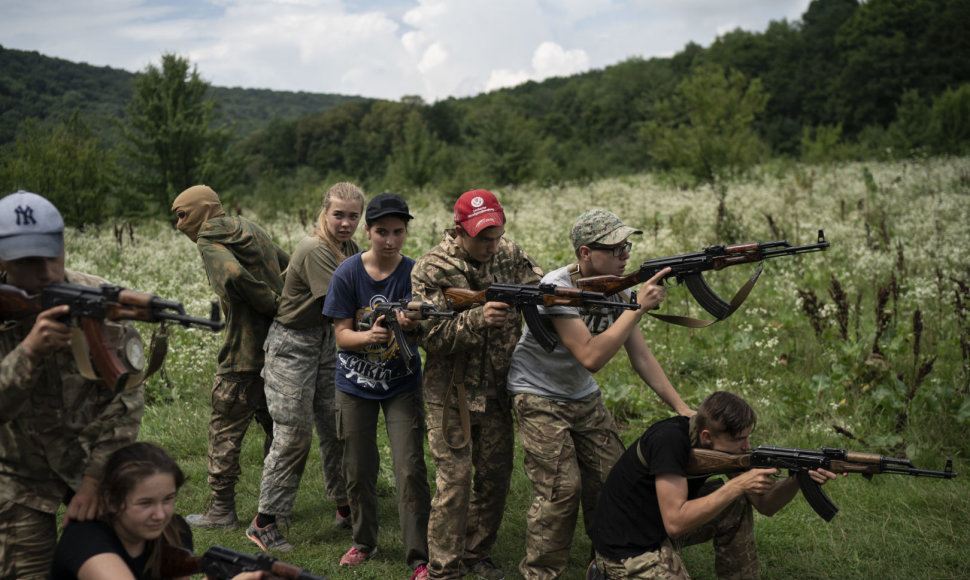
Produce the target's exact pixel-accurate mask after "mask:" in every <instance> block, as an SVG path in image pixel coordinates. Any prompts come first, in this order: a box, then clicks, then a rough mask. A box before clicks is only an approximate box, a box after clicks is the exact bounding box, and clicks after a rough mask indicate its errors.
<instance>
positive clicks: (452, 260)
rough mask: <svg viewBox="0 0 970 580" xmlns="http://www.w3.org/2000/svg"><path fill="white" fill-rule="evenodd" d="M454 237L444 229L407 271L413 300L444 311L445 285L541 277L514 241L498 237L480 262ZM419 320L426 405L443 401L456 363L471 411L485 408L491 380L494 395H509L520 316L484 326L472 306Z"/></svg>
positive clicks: (477, 309) (478, 311) (475, 287)
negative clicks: (497, 325) (494, 247)
mask: <svg viewBox="0 0 970 580" xmlns="http://www.w3.org/2000/svg"><path fill="white" fill-rule="evenodd" d="M454 235H455V234H454V230H449V231H447V232H446V233H445V235H444V238H443V239H442V241H441V243H440V244H438V245H437V246H435V247H434V248H432V249H431V250H430V251H429V252H428V253H427V254H425V255H423V256H421V258H419V259H418V261H417V263H415V265H414V269H413V270H412V271H411V287H412V297H413V299H414V300H420V301H424V302H433V303H435V305H437V306H438V308H439V309H447V304H446V303H445V298H444V290H445V289H446V288H452V287H457V288H468V289H471V290H484V289H485V288H488V286H489V285H491V284H492V283H493V282H506V283H512V284H536V283H538V281H539V279H540V278H541V277H542V270H541V269H540V268H539V266H538V264H536V262H535V261H534V260H533V259H532V258H530V257H529V255H528V254H526V253H525V252H524V251H523V250H522V248H520V247H519V246H517V245H516V244H515V243H514V242H511V241H509V240H507V239H505V238H502V240H501V242H500V243H499V247H498V252H497V253H496V254H495V255H494V256H493V257H492V259H491V260H489V261H488V262H486V263H478V262H475V261H473V260H472V259H471V257H470V256H469V255H468V252H466V251H465V250H463V249H462V248H461V247H459V246H458V244H457V243H456V242H455V239H454ZM421 324H422V328H421V330H422V335H423V337H422V346H423V347H424V350H425V352H426V353H427V360H426V362H425V366H424V397H425V400H426V401H427V402H428V403H431V404H438V405H441V404H443V401H444V399H445V394H446V393H447V391H448V389H450V388H452V385H453V373H454V372H455V367H456V365H457V364H459V363H460V364H462V365H464V374H463V380H464V383H465V389H466V393H467V396H468V408H469V410H470V411H478V412H482V411H484V410H485V400H486V397H487V395H488V392H489V383H491V384H492V386H493V387H494V390H495V391H496V393H497V395H498V396H501V397H505V396H507V395H506V392H505V379H506V375H507V374H508V371H509V363H510V362H511V360H512V351H513V350H514V349H515V343H516V342H518V340H519V336H520V335H521V334H522V319H521V317H519V316H511V317H509V322H508V324H507V325H506V326H505V327H504V328H488V327H486V326H485V319H484V316H483V314H482V308H481V307H475V308H471V309H468V310H465V311H463V312H461V313H459V314H458V316H456V317H455V318H453V319H450V320H447V319H433V320H425V321H424V322H422V323H421ZM459 370H461V369H460V368H459Z"/></svg>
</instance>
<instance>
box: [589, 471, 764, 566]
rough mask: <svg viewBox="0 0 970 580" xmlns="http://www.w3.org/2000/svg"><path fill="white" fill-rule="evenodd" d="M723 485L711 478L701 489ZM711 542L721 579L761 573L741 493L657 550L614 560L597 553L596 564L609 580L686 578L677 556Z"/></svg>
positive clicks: (748, 508) (707, 490)
mask: <svg viewBox="0 0 970 580" xmlns="http://www.w3.org/2000/svg"><path fill="white" fill-rule="evenodd" d="M721 485H723V482H722V481H721V480H720V479H716V480H712V481H709V482H707V483H706V484H704V487H703V488H701V495H707V494H708V493H711V492H713V491H714V490H716V489H717V488H719V487H720V486H721ZM710 540H713V541H714V569H715V571H716V573H717V577H718V578H719V579H721V580H749V579H752V578H758V577H759V576H760V567H759V564H758V548H757V545H756V544H755V541H754V516H753V512H752V509H751V502H749V501H748V499H747V498H746V497H744V496H741V497H740V498H738V499H737V500H735V501H734V502H732V503H731V505H729V506H728V507H727V508H725V510H724V511H723V512H721V513H720V514H719V515H718V516H717V517H716V518H714V519H713V520H711V521H710V522H708V523H706V524H704V525H703V526H701V527H699V528H697V529H696V530H691V531H690V532H687V533H686V534H684V535H683V536H681V537H679V538H677V540H676V542H674V543H673V544H672V543H671V542H670V540H669V539H667V540H665V541H664V543H663V545H661V547H660V549H659V550H654V551H650V552H644V553H643V554H640V555H639V556H634V557H632V558H624V559H623V560H614V559H610V558H605V557H603V555H602V554H600V553H598V552H597V554H596V563H597V565H598V566H599V567H600V569H601V570H603V573H604V574H606V577H607V578H609V579H610V580H620V579H634V578H635V579H638V580H687V579H689V578H690V574H688V573H687V569H686V568H685V567H684V562H683V561H682V560H681V558H680V550H681V549H682V548H684V547H686V546H693V545H695V544H703V543H705V542H708V541H710Z"/></svg>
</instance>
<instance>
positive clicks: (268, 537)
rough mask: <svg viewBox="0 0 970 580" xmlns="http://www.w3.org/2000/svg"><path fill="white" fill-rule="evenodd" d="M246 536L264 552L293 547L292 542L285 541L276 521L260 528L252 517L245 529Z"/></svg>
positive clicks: (285, 550)
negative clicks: (251, 521) (250, 522)
mask: <svg viewBox="0 0 970 580" xmlns="http://www.w3.org/2000/svg"><path fill="white" fill-rule="evenodd" d="M246 537H248V538H249V539H250V540H252V541H253V543H255V544H256V545H257V546H259V548H260V549H261V550H262V551H264V552H289V551H290V550H292V549H293V544H291V543H289V542H288V541H286V537H285V536H283V533H282V532H280V529H279V527H278V526H277V525H276V522H273V523H271V524H266V527H264V528H261V527H259V526H257V525H256V518H253V523H252V524H250V525H249V528H248V529H247V530H246Z"/></svg>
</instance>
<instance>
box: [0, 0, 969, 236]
mask: <svg viewBox="0 0 970 580" xmlns="http://www.w3.org/2000/svg"><path fill="white" fill-rule="evenodd" d="M966 30H970V0H868V1H866V2H859V1H857V0H813V1H812V2H811V3H810V5H809V6H808V8H807V10H806V12H805V13H804V14H803V15H802V17H801V18H800V19H799V20H797V21H792V22H789V21H787V20H781V21H774V22H771V23H770V24H769V26H768V27H767V29H766V30H765V31H764V32H747V31H744V30H740V29H737V30H734V31H732V32H729V33H727V34H724V35H722V36H721V37H719V38H718V39H716V40H715V41H714V42H713V43H712V44H711V46H709V47H706V48H705V47H701V46H699V45H697V44H693V43H691V44H689V45H687V46H686V47H684V49H683V50H681V51H680V52H678V53H677V54H675V55H674V56H672V57H670V58H651V59H643V58H630V59H628V60H626V61H623V62H621V63H618V64H616V65H614V66H610V67H606V68H604V69H602V70H594V71H589V72H587V73H583V74H579V75H574V76H570V77H562V78H552V79H548V80H545V81H543V82H528V83H525V84H523V85H520V86H517V87H514V88H510V89H503V90H498V91H493V92H491V93H487V94H482V95H478V96H475V97H469V98H461V99H458V98H449V99H445V100H441V101H437V102H435V103H425V102H423V101H422V99H421V98H420V97H417V96H404V97H402V98H401V99H400V100H399V101H387V100H377V99H361V98H353V97H342V98H339V99H336V100H333V99H331V100H329V101H327V103H326V104H323V105H319V106H318V108H316V109H315V110H313V111H314V112H310V113H305V114H294V113H293V111H294V110H296V109H290V110H289V114H288V113H287V111H286V110H277V111H274V112H273V113H272V114H271V116H267V111H268V110H269V109H267V108H265V107H263V108H251V109H248V110H247V109H246V107H245V104H244V103H246V102H247V101H246V98H245V91H243V92H242V93H240V92H239V91H242V89H233V90H232V91H233V96H234V97H235V100H230V99H228V98H227V97H226V93H220V91H219V90H218V88H215V87H211V86H210V85H209V84H208V83H207V82H206V81H204V80H203V79H202V76H201V75H200V73H199V72H198V71H197V70H196V68H195V67H194V66H193V65H192V64H191V63H190V62H189V61H188V60H186V59H185V58H182V57H179V56H177V55H174V54H167V55H163V57H162V60H161V63H160V64H159V65H154V64H153V65H149V66H148V67H147V68H146V69H145V70H144V71H142V72H140V73H139V74H137V75H134V77H133V81H132V82H131V86H130V89H129V92H128V93H127V94H128V95H129V96H128V98H127V101H126V102H124V104H123V105H121V106H120V109H119V105H118V102H117V99H115V100H113V101H111V103H112V104H109V103H104V102H99V100H98V94H97V93H96V92H95V91H93V90H84V89H83V87H89V88H90V87H91V86H92V83H91V81H90V78H87V81H85V78H86V77H85V76H84V75H81V76H79V77H78V78H74V79H71V80H70V81H69V82H70V83H72V85H73V86H75V87H76V88H73V89H70V90H74V91H75V92H76V93H77V95H76V96H77V99H75V101H77V106H76V107H75V108H74V109H73V110H71V111H68V110H67V106H66V105H65V103H68V105H69V103H70V102H71V101H70V99H67V100H65V99H60V100H58V107H59V108H60V110H59V112H58V114H57V115H46V114H43V113H44V112H41V111H38V112H28V114H26V115H24V114H23V112H22V111H21V112H16V113H11V111H10V110H9V109H8V110H3V111H0V129H2V128H4V127H6V126H8V125H10V124H11V123H13V122H16V123H17V130H16V132H15V133H16V137H15V138H14V139H13V140H12V141H11V142H9V143H6V144H4V145H3V156H2V162H0V185H2V186H3V187H4V188H5V189H7V190H12V188H17V187H23V188H26V189H33V190H35V191H39V192H44V193H48V194H50V195H51V196H52V197H58V196H64V199H65V201H67V200H70V201H71V205H73V206H75V207H76V208H77V209H76V211H70V210H69V211H68V214H69V221H71V222H72V223H74V224H75V225H84V224H95V223H98V222H100V221H104V220H106V219H109V218H112V217H115V216H128V217H135V216H145V215H163V214H164V213H166V212H167V209H168V207H167V204H168V202H169V201H170V200H171V199H172V197H174V194H176V193H177V192H178V191H181V189H183V188H184V187H187V186H189V185H192V184H195V183H200V182H205V183H208V184H210V185H212V186H213V187H215V188H216V189H217V191H220V193H222V194H224V196H225V197H226V199H227V200H228V201H229V202H230V204H243V205H250V206H251V205H259V206H260V207H261V209H267V210H281V211H283V210H287V209H292V208H294V207H313V205H314V203H315V200H318V199H319V189H320V187H322V186H324V185H326V184H329V183H333V182H335V181H337V180H344V179H346V180H352V181H355V182H357V183H360V184H361V185H362V186H363V187H364V188H365V190H366V191H368V192H369V193H378V192H380V191H397V192H402V193H406V192H408V191H415V190H433V191H439V192H442V193H443V194H444V195H445V196H447V197H453V195H454V194H455V193H456V192H460V191H462V190H465V189H468V188H470V187H485V188H502V187H509V186H515V185H519V184H525V183H543V184H555V183H563V182H573V181H577V180H579V181H583V180H591V179H596V178H600V177H604V176H609V175H620V174H627V173H631V172H640V171H646V170H664V171H671V172H672V175H674V176H675V179H678V180H682V181H683V182H684V183H685V184H688V185H689V184H692V183H698V182H716V181H718V180H723V179H725V178H728V177H730V176H731V175H733V174H736V173H738V172H743V171H745V170H746V168H748V167H750V166H751V165H753V164H755V163H758V162H760V161H764V160H766V159H768V158H772V157H785V158H791V159H797V160H801V161H804V162H809V163H825V162H830V161H839V160H848V159H871V158H886V157H889V158H901V157H907V156H911V155H948V154H953V155H962V154H966V153H968V152H970V151H968V149H970V37H968V35H967V34H966V33H965V31H966ZM11 52H12V51H2V50H0V56H2V57H5V58H6V57H9V53H11ZM7 60H9V59H7ZM9 68H10V67H8V66H7V64H6V63H5V64H4V67H3V69H2V70H3V71H5V72H4V73H3V75H4V77H5V78H4V81H5V82H0V97H2V98H4V99H5V100H6V99H7V98H8V97H9V95H10V94H12V89H11V87H13V84H12V82H11V81H10V80H9V77H10V75H9V73H8V72H7V71H8V69H9ZM89 68H90V69H92V70H94V71H97V70H100V69H96V67H89ZM89 72H90V71H89ZM92 74H93V73H92ZM90 76H91V75H88V77H90ZM61 78H62V80H60V81H55V80H53V77H52V78H47V79H45V78H43V77H40V76H38V75H36V74H34V75H33V76H32V77H30V81H29V84H30V87H32V89H33V90H35V91H39V92H40V93H43V91H44V90H45V86H46V83H51V84H54V83H55V82H56V83H60V87H61V90H62V91H63V89H64V87H63V82H64V81H63V76H62V77H61ZM14 88H16V87H14ZM19 88H20V90H21V91H22V90H23V89H24V86H23V83H21V86H20V87H19ZM105 92H111V91H105ZM264 93H265V94H264V95H262V96H263V97H268V98H269V99H271V98H272V95H273V94H274V93H273V92H272V91H264ZM113 94H116V95H117V94H124V89H123V87H115V89H114V91H113ZM240 95H242V96H243V98H240ZM331 97H337V96H332V95H331ZM35 102H36V103H43V99H35ZM250 102H251V101H250ZM173 103H178V106H179V107H181V109H179V110H178V114H175V113H173V110H172V109H173V107H172V104H173ZM82 104H84V107H82V106H81V105H82ZM38 106H39V105H38ZM99 106H100V107H102V109H101V110H99V109H98V108H97V107H99ZM309 106H311V107H312V106H313V105H309ZM111 107H114V109H112V108H111ZM247 111H248V112H247ZM18 115H19V116H20V117H27V118H26V119H24V118H19V117H18ZM112 115H114V117H115V118H116V121H114V122H113V124H111V127H112V129H109V130H105V129H104V128H103V127H104V125H103V124H100V120H101V119H103V118H104V117H111V116H112ZM260 116H261V117H262V118H256V119H254V117H260ZM241 118H242V119H248V121H247V122H245V123H244V122H240V119H241ZM40 119H47V120H46V121H42V120H40ZM51 119H55V122H51ZM92 119H94V121H92ZM243 127H257V128H256V129H255V130H241V128H243ZM132 199H134V200H136V202H137V203H132V201H131V200H132ZM91 200H99V201H98V202H97V203H94V204H92V203H91ZM92 206H93V207H92Z"/></svg>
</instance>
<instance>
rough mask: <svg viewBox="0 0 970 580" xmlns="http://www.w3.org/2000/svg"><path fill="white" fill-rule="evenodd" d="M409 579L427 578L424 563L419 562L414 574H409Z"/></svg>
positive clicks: (422, 579) (424, 579) (423, 579)
mask: <svg viewBox="0 0 970 580" xmlns="http://www.w3.org/2000/svg"><path fill="white" fill-rule="evenodd" d="M411 580H428V567H427V566H426V565H425V564H419V565H418V567H417V568H415V569H414V574H412V575H411Z"/></svg>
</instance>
